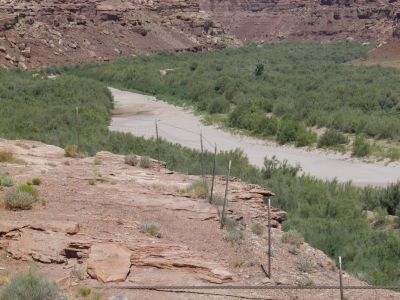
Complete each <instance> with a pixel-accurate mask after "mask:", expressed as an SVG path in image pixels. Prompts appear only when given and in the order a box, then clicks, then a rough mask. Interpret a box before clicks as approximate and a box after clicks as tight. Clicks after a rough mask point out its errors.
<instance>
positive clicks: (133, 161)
mask: <svg viewBox="0 0 400 300" xmlns="http://www.w3.org/2000/svg"><path fill="white" fill-rule="evenodd" d="M125 163H126V164H127V165H130V166H136V165H137V164H138V163H139V159H138V158H137V156H136V155H135V154H129V155H126V156H125Z"/></svg>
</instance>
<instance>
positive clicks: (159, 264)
mask: <svg viewBox="0 0 400 300" xmlns="http://www.w3.org/2000/svg"><path fill="white" fill-rule="evenodd" d="M129 249H130V250H132V265H134V266H147V267H154V268H158V269H166V270H180V271H185V272H188V273H191V274H193V275H194V276H195V277H197V278H200V279H203V280H206V281H208V282H211V283H218V284H220V283H225V282H230V281H232V274H231V273H230V272H229V271H228V270H226V269H224V268H223V267H222V266H221V265H219V264H218V263H215V262H210V261H206V260H205V259H204V258H202V257H200V256H199V255H197V254H196V253H193V252H191V251H190V250H189V249H188V248H187V247H183V246H180V245H171V244H163V243H157V244H153V243H151V244H149V243H137V244H131V245H129Z"/></svg>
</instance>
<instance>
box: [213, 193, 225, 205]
mask: <svg viewBox="0 0 400 300" xmlns="http://www.w3.org/2000/svg"><path fill="white" fill-rule="evenodd" d="M224 200H225V199H224V196H222V195H219V194H214V195H213V199H212V202H211V203H212V204H214V205H216V206H223V205H224Z"/></svg>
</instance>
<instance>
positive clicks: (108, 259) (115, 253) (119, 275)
mask: <svg viewBox="0 0 400 300" xmlns="http://www.w3.org/2000/svg"><path fill="white" fill-rule="evenodd" d="M130 267H131V252H130V251H129V249H128V248H126V247H124V246H121V245H118V244H113V243H101V244H95V245H93V246H92V248H91V251H90V255H89V259H88V261H87V272H88V274H89V275H90V276H91V277H92V278H94V279H97V280H99V281H101V282H103V283H106V282H121V281H125V279H126V277H127V276H128V273H129V270H130Z"/></svg>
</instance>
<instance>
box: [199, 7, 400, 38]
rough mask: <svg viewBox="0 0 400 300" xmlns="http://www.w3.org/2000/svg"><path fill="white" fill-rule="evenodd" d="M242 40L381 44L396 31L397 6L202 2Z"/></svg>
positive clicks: (215, 17) (207, 9)
mask: <svg viewBox="0 0 400 300" xmlns="http://www.w3.org/2000/svg"><path fill="white" fill-rule="evenodd" d="M201 8H202V9H203V10H205V11H208V12H209V13H210V14H211V16H212V18H213V19H214V20H216V21H218V22H220V23H221V24H223V26H224V29H225V30H226V31H227V32H228V33H230V34H232V35H233V36H235V37H236V38H239V39H241V40H257V41H280V40H291V41H322V42H333V41H346V40H349V41H362V42H367V41H371V42H372V41H374V42H376V41H384V40H387V39H388V38H390V37H391V36H392V33H394V32H396V26H398V23H399V20H400V15H399V9H400V4H399V2H398V1H385V0H373V1H369V0H362V1H355V0H337V1H336V0H335V1H334V0H311V1H304V0H237V1H236V0H235V1H233V0H222V1H221V0H201Z"/></svg>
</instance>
